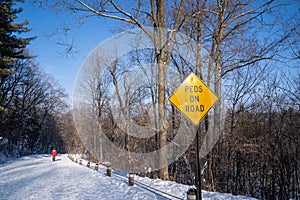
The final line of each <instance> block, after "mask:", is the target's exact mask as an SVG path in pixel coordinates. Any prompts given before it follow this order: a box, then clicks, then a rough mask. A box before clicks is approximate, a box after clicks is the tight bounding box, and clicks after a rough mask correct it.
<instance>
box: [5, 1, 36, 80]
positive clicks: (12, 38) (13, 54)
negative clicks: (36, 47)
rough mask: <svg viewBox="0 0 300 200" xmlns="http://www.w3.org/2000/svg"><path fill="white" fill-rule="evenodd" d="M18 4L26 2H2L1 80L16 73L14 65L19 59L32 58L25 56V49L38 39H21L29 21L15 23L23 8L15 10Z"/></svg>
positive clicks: (27, 29) (26, 30)
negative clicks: (20, 35) (13, 69)
mask: <svg viewBox="0 0 300 200" xmlns="http://www.w3.org/2000/svg"><path fill="white" fill-rule="evenodd" d="M17 2H21V3H22V2H24V0H1V1H0V78H1V79H3V78H6V77H7V76H8V75H9V74H12V73H14V72H13V71H12V70H11V67H12V65H13V64H14V63H15V62H16V60H17V59H24V58H30V56H28V55H25V54H24V49H25V47H26V46H27V45H28V44H29V43H30V41H32V40H33V39H35V38H36V37H28V38H21V37H19V34H22V33H27V32H29V31H30V30H31V28H27V27H26V25H28V20H25V21H23V22H21V23H15V22H14V21H15V20H16V19H17V18H18V16H17V15H18V14H19V13H20V12H22V11H23V9H22V8H17V9H16V8H14V6H15V5H16V3H17Z"/></svg>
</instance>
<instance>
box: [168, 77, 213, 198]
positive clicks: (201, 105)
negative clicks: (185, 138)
mask: <svg viewBox="0 0 300 200" xmlns="http://www.w3.org/2000/svg"><path fill="white" fill-rule="evenodd" d="M218 99H219V97H218V96H217V95H216V94H215V93H214V92H213V91H211V90H210V89H209V88H208V87H207V86H206V85H205V84H204V83H203V82H202V81H201V80H200V79H199V78H198V77H197V76H196V75H195V74H194V73H191V74H190V75H189V76H188V77H187V78H186V79H185V80H184V81H183V82H182V83H181V85H180V86H179V87H178V88H177V89H176V91H175V92H174V93H173V94H172V95H171V96H170V97H169V101H170V102H171V103H172V104H173V105H174V106H175V107H176V108H177V109H178V110H179V111H180V112H181V113H183V114H184V115H185V116H186V117H187V118H188V119H189V120H190V121H191V122H192V123H193V124H194V125H195V127H194V128H195V135H196V140H195V141H196V155H195V157H196V186H197V195H196V198H197V200H201V199H202V196H201V178H200V177H201V172H200V158H199V150H200V148H199V142H200V141H199V133H198V124H199V123H200V121H201V120H202V119H203V117H204V116H205V115H206V114H207V113H208V111H209V110H210V109H211V108H212V107H213V105H214V104H215V103H216V102H217V101H218Z"/></svg>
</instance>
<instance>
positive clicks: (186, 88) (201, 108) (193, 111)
mask: <svg viewBox="0 0 300 200" xmlns="http://www.w3.org/2000/svg"><path fill="white" fill-rule="evenodd" d="M218 98H219V97H218V96H217V95H216V94H215V93H214V92H213V91H211V90H210V89H209V88H208V87H207V86H206V85H205V84H204V83H203V82H202V81H201V80H200V79H199V78H198V77H197V76H196V75H195V74H194V73H191V74H190V75H189V76H188V77H187V78H186V79H185V80H184V81H183V82H182V84H181V85H180V86H179V87H178V88H177V90H176V91H175V92H174V93H173V94H172V95H171V96H170V97H169V101H170V102H171V103H172V104H173V105H174V106H176V107H177V109H178V110H180V111H181V112H182V113H183V114H184V115H185V116H186V117H187V118H188V119H189V120H191V121H192V122H193V123H194V124H195V125H196V126H197V125H198V124H199V122H200V121H201V120H202V118H203V117H204V116H205V115H206V114H207V112H208V111H209V110H210V109H211V108H212V107H213V105H214V104H215V103H216V102H217V101H218Z"/></svg>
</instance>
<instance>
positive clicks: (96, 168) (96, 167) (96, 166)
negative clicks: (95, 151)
mask: <svg viewBox="0 0 300 200" xmlns="http://www.w3.org/2000/svg"><path fill="white" fill-rule="evenodd" d="M98 168H99V165H98V163H96V165H95V170H96V171H98Z"/></svg>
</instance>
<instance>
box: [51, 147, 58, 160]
mask: <svg viewBox="0 0 300 200" xmlns="http://www.w3.org/2000/svg"><path fill="white" fill-rule="evenodd" d="M51 155H52V161H55V156H57V151H56V150H55V149H53V150H52V152H51Z"/></svg>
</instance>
